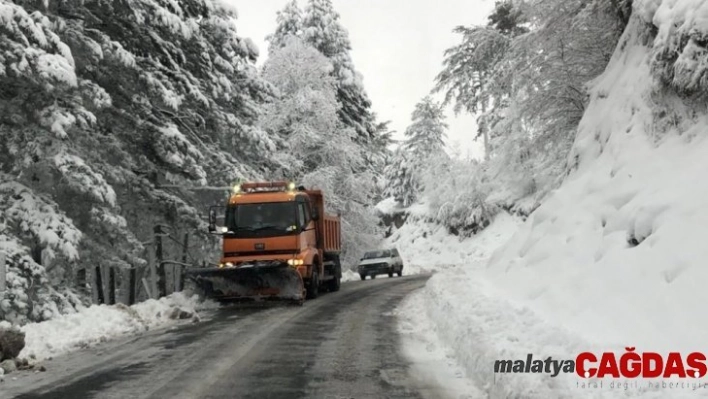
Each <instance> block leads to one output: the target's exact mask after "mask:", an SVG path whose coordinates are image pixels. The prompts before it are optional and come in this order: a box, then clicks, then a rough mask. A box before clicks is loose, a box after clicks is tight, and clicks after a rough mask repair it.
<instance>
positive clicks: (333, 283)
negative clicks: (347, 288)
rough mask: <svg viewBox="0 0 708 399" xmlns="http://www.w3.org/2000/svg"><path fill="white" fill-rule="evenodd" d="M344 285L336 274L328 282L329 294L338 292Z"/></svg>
mask: <svg viewBox="0 0 708 399" xmlns="http://www.w3.org/2000/svg"><path fill="white" fill-rule="evenodd" d="M341 285H342V280H341V279H340V278H339V276H337V275H336V274H335V276H334V278H332V279H331V280H329V281H328V282H327V288H328V289H329V292H337V291H339V288H340V287H341Z"/></svg>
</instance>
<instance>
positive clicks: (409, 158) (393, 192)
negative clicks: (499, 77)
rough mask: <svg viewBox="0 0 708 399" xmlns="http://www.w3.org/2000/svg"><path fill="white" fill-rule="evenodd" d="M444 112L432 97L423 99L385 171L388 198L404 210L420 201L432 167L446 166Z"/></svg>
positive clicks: (446, 126)
mask: <svg viewBox="0 0 708 399" xmlns="http://www.w3.org/2000/svg"><path fill="white" fill-rule="evenodd" d="M445 119H446V118H445V112H444V109H443V107H442V105H441V104H438V103H436V102H435V101H433V99H432V98H431V97H430V96H426V97H425V98H423V99H422V100H421V101H420V102H419V103H418V104H416V106H415V109H414V111H413V113H412V123H411V125H410V126H408V128H407V129H406V131H405V136H406V140H405V142H403V144H402V145H401V147H400V148H399V149H398V150H397V151H396V153H395V154H394V156H393V159H392V162H391V164H390V165H389V166H388V167H387V168H386V171H385V175H386V181H387V186H388V187H387V189H386V190H385V192H384V195H386V196H393V197H394V198H396V200H397V201H399V202H400V203H401V204H403V205H404V206H408V205H411V204H412V203H413V202H415V200H417V199H419V194H420V193H421V192H422V191H423V188H424V187H423V184H422V176H423V173H424V171H425V170H426V169H428V168H430V167H431V166H432V165H435V164H438V163H441V162H443V163H444V162H446V161H447V159H448V158H449V157H448V155H447V153H446V152H445V138H446V136H447V133H446V130H447V128H448V125H447V122H446V121H445Z"/></svg>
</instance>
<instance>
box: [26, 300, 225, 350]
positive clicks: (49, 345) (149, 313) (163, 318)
mask: <svg viewBox="0 0 708 399" xmlns="http://www.w3.org/2000/svg"><path fill="white" fill-rule="evenodd" d="M213 306H214V304H213V303H211V302H204V303H200V302H198V296H196V295H195V296H192V297H187V296H185V295H184V294H183V293H174V294H172V295H170V296H167V297H165V298H160V299H159V300H154V299H151V300H148V301H145V302H141V303H139V304H135V305H133V306H130V307H128V306H125V305H115V306H107V305H96V306H90V307H88V308H84V309H82V310H81V311H79V312H78V313H74V314H68V315H63V316H59V317H56V318H54V319H52V320H49V321H45V322H41V323H33V324H27V325H25V326H23V327H22V328H21V330H22V331H23V332H24V333H25V334H26V335H25V341H26V344H25V348H24V349H23V350H22V352H21V353H20V356H19V357H20V358H33V359H36V360H42V359H46V358H48V357H53V356H57V355H60V354H63V353H66V352H70V351H73V350H76V349H81V348H85V347H89V346H91V345H94V344H96V343H99V342H105V341H107V340H109V339H113V338H116V337H120V336H124V335H127V334H136V333H140V332H144V331H147V330H149V329H152V328H159V327H165V326H168V325H171V324H175V323H178V322H180V320H182V319H188V320H193V321H198V320H199V316H198V315H197V310H203V309H207V308H210V307H213Z"/></svg>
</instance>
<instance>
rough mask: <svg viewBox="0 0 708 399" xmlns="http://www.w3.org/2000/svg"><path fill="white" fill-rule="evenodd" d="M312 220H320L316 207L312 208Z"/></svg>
mask: <svg viewBox="0 0 708 399" xmlns="http://www.w3.org/2000/svg"><path fill="white" fill-rule="evenodd" d="M312 220H314V221H318V220H320V214H319V212H318V211H317V208H312Z"/></svg>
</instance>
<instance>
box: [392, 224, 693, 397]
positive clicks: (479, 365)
mask: <svg viewBox="0 0 708 399" xmlns="http://www.w3.org/2000/svg"><path fill="white" fill-rule="evenodd" d="M520 224H521V222H520V221H518V220H515V219H514V218H512V217H511V216H509V215H504V214H503V215H501V216H500V217H499V218H498V219H497V220H496V221H495V222H494V223H493V224H492V225H491V226H490V227H489V228H488V229H486V230H485V231H483V232H482V233H480V235H478V236H475V237H472V238H469V239H467V240H464V241H463V242H459V240H458V239H457V238H456V237H450V236H448V238H447V239H442V238H441V236H439V235H429V236H428V237H429V239H426V240H416V245H419V246H420V247H425V246H426V245H428V244H432V245H440V246H444V247H445V248H449V249H451V250H452V251H454V253H451V254H450V255H449V257H450V258H462V259H463V262H462V263H461V264H459V265H457V266H446V267H444V268H442V269H441V270H438V272H437V273H435V274H434V275H433V276H432V277H431V278H430V279H429V280H428V282H427V283H426V285H425V286H424V287H423V288H422V289H421V290H419V291H417V292H415V293H413V294H411V295H410V296H409V297H407V298H406V299H405V300H404V301H403V302H402V303H401V304H400V305H399V307H398V308H397V309H396V310H395V314H396V316H397V317H398V324H399V332H400V334H401V337H402V351H403V353H404V355H405V356H407V357H408V359H409V360H410V361H411V362H412V363H413V374H414V376H417V377H416V378H419V379H420V381H422V383H423V384H428V383H430V384H435V385H439V386H443V387H446V388H447V389H446V392H443V393H444V394H446V395H447V396H448V397H449V398H456V399H459V398H529V399H530V398H539V399H541V398H577V397H582V398H617V397H623V398H626V397H637V396H641V397H644V398H661V397H665V394H666V392H662V391H658V392H645V391H639V390H626V391H625V390H617V389H615V390H612V389H607V388H605V389H587V388H585V389H583V388H581V387H579V386H578V385H577V384H578V382H579V381H580V380H579V378H577V377H576V376H575V375H563V374H561V375H559V376H558V377H550V376H549V375H547V374H533V373H531V374H495V373H494V362H495V361H496V360H516V359H525V358H526V355H527V354H529V353H531V354H533V355H534V356H535V357H536V358H540V357H542V358H544V359H545V358H547V357H549V356H551V357H553V358H554V359H556V360H574V359H575V356H576V355H577V354H578V353H580V352H585V351H595V352H604V351H605V350H607V347H597V346H595V345H593V344H592V343H590V342H587V341H584V340H583V339H581V338H580V337H579V336H578V335H577V334H574V333H572V332H570V331H569V330H566V329H564V328H563V327H562V326H558V325H554V324H551V323H549V322H547V321H546V320H545V319H543V318H541V317H540V316H538V315H537V314H536V313H534V312H533V311H532V310H531V309H529V308H528V307H527V306H523V305H521V304H519V303H516V302H514V301H512V300H510V299H507V297H506V295H505V294H504V292H503V291H502V290H500V289H497V288H496V287H495V286H494V284H493V283H491V282H489V281H488V280H487V279H486V278H485V276H484V268H485V266H486V264H487V262H488V260H489V256H490V255H491V254H492V253H493V251H495V250H496V249H497V248H498V247H499V246H500V245H502V244H504V243H505V242H506V240H507V239H508V238H509V237H511V236H512V235H513V233H514V232H515V231H516V230H517V229H518V226H520ZM430 239H433V240H434V241H433V242H432V243H431V242H430ZM448 241H449V242H448ZM461 249H465V250H464V251H461ZM432 256H434V255H432ZM423 260H424V258H423V255H422V254H419V258H418V261H421V262H422V261H423ZM438 261H439V257H438ZM443 263H447V262H443ZM675 393H676V394H679V392H675ZM684 393H685V392H684ZM692 394H693V395H694V396H693V397H696V396H695V392H692ZM690 395H691V393H688V395H687V397H688V396H690Z"/></svg>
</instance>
